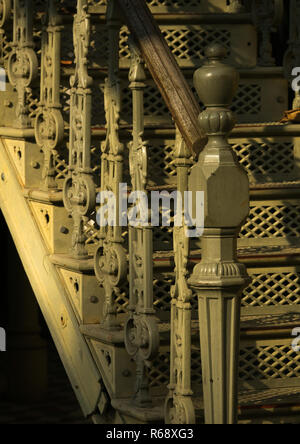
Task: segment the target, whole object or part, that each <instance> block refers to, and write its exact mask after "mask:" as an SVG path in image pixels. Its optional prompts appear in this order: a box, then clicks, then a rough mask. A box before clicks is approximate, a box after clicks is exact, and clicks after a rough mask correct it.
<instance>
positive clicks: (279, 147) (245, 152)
mask: <svg viewBox="0 0 300 444" xmlns="http://www.w3.org/2000/svg"><path fill="white" fill-rule="evenodd" d="M231 145H232V148H233V149H234V151H235V153H236V155H237V157H238V159H239V161H240V163H241V165H242V166H243V167H244V168H245V169H246V171H247V173H248V175H249V178H250V181H252V182H280V181H282V180H287V179H290V178H292V177H294V175H293V173H294V170H295V155H294V141H293V139H291V138H290V139H278V138H277V139H276V140H275V139H256V140H253V139H251V141H248V140H246V139H239V140H234V139H232V140H231Z"/></svg>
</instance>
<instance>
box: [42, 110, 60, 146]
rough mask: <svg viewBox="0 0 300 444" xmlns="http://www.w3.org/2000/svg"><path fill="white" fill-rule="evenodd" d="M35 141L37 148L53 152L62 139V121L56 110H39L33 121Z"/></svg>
mask: <svg viewBox="0 0 300 444" xmlns="http://www.w3.org/2000/svg"><path fill="white" fill-rule="evenodd" d="M35 139H36V142H37V144H38V145H39V146H41V147H46V148H48V149H50V150H54V149H55V148H56V147H58V146H59V145H60V144H61V143H62V141H63V139H64V120H63V117H62V114H61V112H60V111H59V110H57V109H52V110H41V111H39V112H38V114H37V116H36V120H35Z"/></svg>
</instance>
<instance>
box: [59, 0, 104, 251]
mask: <svg viewBox="0 0 300 444" xmlns="http://www.w3.org/2000/svg"><path fill="white" fill-rule="evenodd" d="M87 8H88V5H87V1H86V0H78V2H77V14H76V15H75V17H74V25H73V37H74V49H75V64H76V68H75V74H74V75H73V76H72V77H71V79H70V84H71V111H70V146H69V174H68V177H67V178H66V180H65V183H64V189H63V196H64V204H65V207H66V209H67V211H68V212H69V213H70V214H71V215H72V217H73V222H74V228H73V237H72V253H73V255H74V256H75V257H76V258H85V257H87V255H88V253H87V250H86V247H85V240H86V239H85V234H84V224H85V223H86V222H87V221H88V218H89V217H90V215H91V213H92V212H93V211H94V210H95V205H96V190H95V184H94V181H93V177H92V169H91V112H92V98H91V97H92V91H91V89H90V88H91V85H92V78H91V77H90V76H89V75H88V66H87V65H88V48H89V42H90V15H89V14H88V13H87Z"/></svg>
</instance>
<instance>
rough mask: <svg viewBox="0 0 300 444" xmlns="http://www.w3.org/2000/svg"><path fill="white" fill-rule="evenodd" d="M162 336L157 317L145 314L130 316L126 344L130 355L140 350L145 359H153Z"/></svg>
mask: <svg viewBox="0 0 300 444" xmlns="http://www.w3.org/2000/svg"><path fill="white" fill-rule="evenodd" d="M159 344H160V338H159V331H158V325H157V319H156V318H155V317H153V316H143V317H142V318H141V319H138V318H137V317H136V319H134V318H130V319H128V320H127V322H126V325H125V346H126V350H127V352H128V354H129V356H135V355H136V354H137V353H138V352H139V353H140V356H141V358H142V359H143V360H144V361H152V360H153V359H154V358H155V357H156V355H157V353H158V350H159Z"/></svg>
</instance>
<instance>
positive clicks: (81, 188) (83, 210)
mask: <svg viewBox="0 0 300 444" xmlns="http://www.w3.org/2000/svg"><path fill="white" fill-rule="evenodd" d="M63 200H64V205H65V208H66V210H67V211H68V212H69V213H72V212H73V211H74V209H75V208H76V211H77V212H78V214H80V215H81V216H88V215H89V214H90V213H92V212H93V211H94V210H95V206H96V192H95V184H94V181H93V179H92V177H90V176H88V175H84V174H80V175H79V176H77V177H73V176H69V177H68V178H67V179H66V180H65V183H64V188H63Z"/></svg>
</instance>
